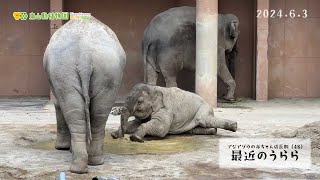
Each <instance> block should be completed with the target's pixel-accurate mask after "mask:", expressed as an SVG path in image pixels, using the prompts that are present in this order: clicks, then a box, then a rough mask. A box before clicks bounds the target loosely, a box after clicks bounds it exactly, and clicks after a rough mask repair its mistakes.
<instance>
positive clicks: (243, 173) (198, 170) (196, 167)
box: [185, 163, 320, 180]
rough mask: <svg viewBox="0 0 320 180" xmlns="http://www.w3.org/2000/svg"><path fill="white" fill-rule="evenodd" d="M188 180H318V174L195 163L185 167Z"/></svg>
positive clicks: (319, 176)
mask: <svg viewBox="0 0 320 180" xmlns="http://www.w3.org/2000/svg"><path fill="white" fill-rule="evenodd" d="M185 170H186V172H187V173H188V177H190V179H197V180H205V179H270V178H275V179H281V178H287V179H319V178H320V175H319V174H314V173H308V174H302V173H299V172H297V173H294V172H275V171H270V172H268V171H263V170H258V169H253V168H252V169H249V168H242V169H227V168H219V166H218V165H215V164H210V163H195V164H192V165H189V166H187V167H185Z"/></svg>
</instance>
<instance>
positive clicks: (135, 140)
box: [130, 134, 144, 143]
mask: <svg viewBox="0 0 320 180" xmlns="http://www.w3.org/2000/svg"><path fill="white" fill-rule="evenodd" d="M130 140H131V141H134V142H140V143H143V142H144V141H143V139H142V138H141V137H139V136H137V135H135V134H132V135H131V136H130Z"/></svg>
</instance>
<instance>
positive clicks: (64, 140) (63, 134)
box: [54, 102, 71, 150]
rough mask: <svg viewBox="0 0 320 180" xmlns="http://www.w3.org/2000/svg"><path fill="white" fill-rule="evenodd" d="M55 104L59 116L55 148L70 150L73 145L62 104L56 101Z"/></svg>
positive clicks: (57, 116)
mask: <svg viewBox="0 0 320 180" xmlns="http://www.w3.org/2000/svg"><path fill="white" fill-rule="evenodd" d="M54 104H55V109H56V118H57V139H56V144H55V148H56V149H58V150H69V149H70V147H71V134H70V131H69V128H68V125H67V123H66V121H65V119H64V116H63V114H62V111H61V108H60V106H59V105H58V103H56V102H55V103H54Z"/></svg>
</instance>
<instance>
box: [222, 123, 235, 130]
mask: <svg viewBox="0 0 320 180" xmlns="http://www.w3.org/2000/svg"><path fill="white" fill-rule="evenodd" d="M237 128H238V123H237V122H232V123H226V124H225V126H224V129H225V130H229V131H232V132H236V131H237Z"/></svg>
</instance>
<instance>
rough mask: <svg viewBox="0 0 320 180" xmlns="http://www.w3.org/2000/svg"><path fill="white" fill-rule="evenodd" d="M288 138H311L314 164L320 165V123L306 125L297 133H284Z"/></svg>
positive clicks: (297, 130)
mask: <svg viewBox="0 0 320 180" xmlns="http://www.w3.org/2000/svg"><path fill="white" fill-rule="evenodd" d="M282 137H286V138H304V139H305V138H310V140H311V156H312V162H313V163H320V121H316V122H313V123H309V124H306V125H304V126H302V127H300V128H298V129H296V130H295V131H291V132H284V133H283V134H282Z"/></svg>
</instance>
